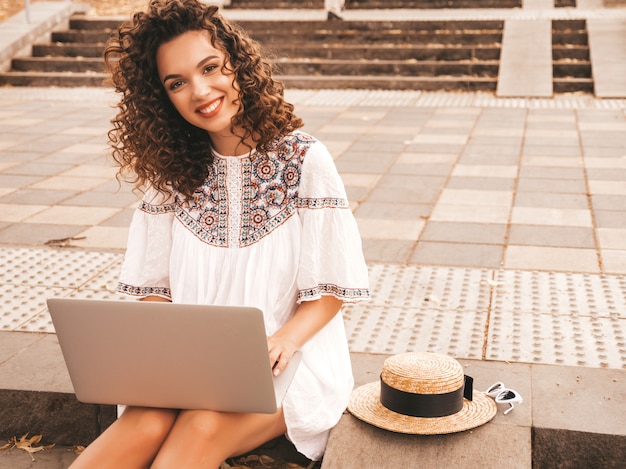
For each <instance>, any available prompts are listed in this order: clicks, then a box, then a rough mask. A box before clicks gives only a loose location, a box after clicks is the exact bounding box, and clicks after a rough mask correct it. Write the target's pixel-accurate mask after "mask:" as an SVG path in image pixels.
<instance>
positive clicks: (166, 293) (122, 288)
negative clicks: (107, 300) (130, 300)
mask: <svg viewBox="0 0 626 469" xmlns="http://www.w3.org/2000/svg"><path fill="white" fill-rule="evenodd" d="M117 291H118V292H120V293H126V294H127V295H132V296H150V295H155V296H163V297H166V298H171V297H172V291H171V290H170V289H169V288H167V287H134V286H132V285H127V284H125V283H122V282H119V283H118V285H117Z"/></svg>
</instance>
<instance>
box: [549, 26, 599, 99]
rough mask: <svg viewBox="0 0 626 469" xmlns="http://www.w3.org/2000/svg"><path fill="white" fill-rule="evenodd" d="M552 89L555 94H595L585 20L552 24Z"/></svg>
mask: <svg viewBox="0 0 626 469" xmlns="http://www.w3.org/2000/svg"><path fill="white" fill-rule="evenodd" d="M552 87H553V91H554V92H555V93H579V92H584V93H593V91H594V83H593V78H592V73H591V60H590V53H589V40H588V35H587V25H586V22H585V20H553V21H552Z"/></svg>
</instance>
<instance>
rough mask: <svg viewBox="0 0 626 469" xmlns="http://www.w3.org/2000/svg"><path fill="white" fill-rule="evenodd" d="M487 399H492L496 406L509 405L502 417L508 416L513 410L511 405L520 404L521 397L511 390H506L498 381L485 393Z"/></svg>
mask: <svg viewBox="0 0 626 469" xmlns="http://www.w3.org/2000/svg"><path fill="white" fill-rule="evenodd" d="M485 394H487V395H488V396H489V397H493V398H494V399H495V401H496V404H509V405H510V406H511V407H509V408H508V409H506V410H505V411H504V415H506V414H508V413H509V412H511V411H512V410H513V409H514V407H515V406H514V405H513V404H521V403H522V402H523V401H522V396H521V394H520V393H518V392H517V391H515V390H513V389H508V388H507V387H505V386H504V383H503V382H501V381H498V382H497V383H494V384H492V385H491V386H489V387H488V388H487V390H486V391H485Z"/></svg>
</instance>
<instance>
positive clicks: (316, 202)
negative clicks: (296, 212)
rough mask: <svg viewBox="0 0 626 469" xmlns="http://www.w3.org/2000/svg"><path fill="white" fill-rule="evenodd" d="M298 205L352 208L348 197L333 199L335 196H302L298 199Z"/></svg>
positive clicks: (312, 207)
mask: <svg viewBox="0 0 626 469" xmlns="http://www.w3.org/2000/svg"><path fill="white" fill-rule="evenodd" d="M296 207H298V208H310V209H317V208H350V204H349V203H348V201H347V200H346V199H333V198H324V199H310V198H300V197H298V198H297V199H296Z"/></svg>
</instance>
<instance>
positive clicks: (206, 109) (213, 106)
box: [196, 98, 224, 117]
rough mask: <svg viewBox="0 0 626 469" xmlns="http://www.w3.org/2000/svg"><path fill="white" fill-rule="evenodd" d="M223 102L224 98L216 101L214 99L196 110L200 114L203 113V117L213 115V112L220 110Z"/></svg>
mask: <svg viewBox="0 0 626 469" xmlns="http://www.w3.org/2000/svg"><path fill="white" fill-rule="evenodd" d="M223 102H224V98H219V99H216V100H215V101H213V102H212V103H210V104H208V105H206V106H202V107H199V108H197V109H196V112H197V113H198V114H202V116H203V117H211V114H213V113H215V112H216V111H217V110H218V108H219V107H220V106H221V105H222V103H223Z"/></svg>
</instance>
